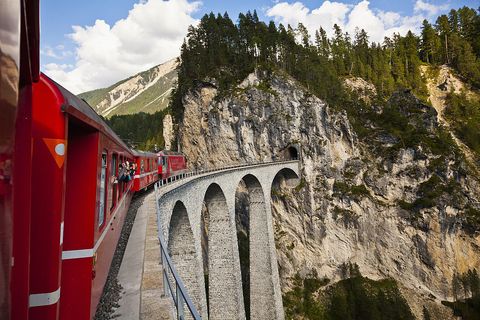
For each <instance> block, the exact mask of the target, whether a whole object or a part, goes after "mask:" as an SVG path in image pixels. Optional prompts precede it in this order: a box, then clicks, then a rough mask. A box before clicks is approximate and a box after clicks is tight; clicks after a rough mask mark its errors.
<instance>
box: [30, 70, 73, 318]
mask: <svg viewBox="0 0 480 320" xmlns="http://www.w3.org/2000/svg"><path fill="white" fill-rule="evenodd" d="M63 103H64V99H63V96H62V95H61V94H60V92H59V91H58V89H57V88H56V87H55V86H54V85H53V84H52V83H51V82H49V81H48V80H47V79H45V78H42V79H41V80H40V81H39V82H38V83H35V84H34V86H33V104H32V123H33V126H32V141H33V159H32V183H31V188H32V214H31V221H32V226H36V227H35V228H32V229H31V241H30V297H29V305H30V311H29V313H30V319H55V318H56V317H58V311H59V304H58V300H59V297H60V275H61V253H62V244H63V226H64V225H63V213H64V196H65V183H64V182H65V177H66V170H65V167H66V163H65V162H66V161H65V155H66V151H67V141H66V140H67V136H66V132H67V128H66V127H67V124H66V115H65V113H63V112H62V111H61V109H60V106H61V105H62V104H63ZM40 226H41V227H40Z"/></svg>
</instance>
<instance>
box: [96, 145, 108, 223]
mask: <svg viewBox="0 0 480 320" xmlns="http://www.w3.org/2000/svg"><path fill="white" fill-rule="evenodd" d="M106 181H107V153H106V152H102V169H101V171H100V196H99V197H100V201H99V205H98V227H101V226H102V225H103V223H104V222H105V185H106Z"/></svg>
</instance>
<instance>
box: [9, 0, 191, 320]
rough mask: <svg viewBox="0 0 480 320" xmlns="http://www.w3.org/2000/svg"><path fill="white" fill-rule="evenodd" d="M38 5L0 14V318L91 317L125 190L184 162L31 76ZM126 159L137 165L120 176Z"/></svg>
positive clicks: (125, 203) (14, 6) (35, 70)
mask: <svg viewBox="0 0 480 320" xmlns="http://www.w3.org/2000/svg"><path fill="white" fill-rule="evenodd" d="M38 9H39V8H38V1H36V0H29V1H26V0H19V1H8V2H6V3H2V10H1V11H0V19H1V21H5V23H2V24H0V31H1V32H2V33H3V34H7V35H9V42H8V44H7V43H6V42H5V41H4V38H2V37H0V75H1V77H0V114H1V117H0V317H1V319H2V320H3V319H42V320H43V319H46V320H48V319H74V320H75V319H91V318H93V316H94V314H95V311H96V307H97V305H98V302H99V300H100V296H101V294H102V291H103V287H104V285H105V281H106V278H107V275H108V271H109V267H110V264H111V261H112V258H113V254H114V252H115V248H116V245H117V242H118V239H119V236H120V232H121V229H122V226H123V223H124V219H125V214H126V212H127V209H128V207H129V203H130V200H131V198H132V195H133V193H134V191H136V190H141V189H143V188H145V187H147V186H149V185H151V184H152V183H153V182H155V181H156V180H157V179H158V177H159V176H161V177H162V178H163V179H165V178H168V177H170V176H171V175H174V174H178V173H181V172H183V171H184V170H185V168H186V167H185V158H184V157H183V155H181V154H177V153H172V152H162V153H160V154H158V155H157V154H153V153H144V152H139V151H133V150H130V149H129V148H128V146H126V145H125V144H124V143H123V142H122V141H121V140H120V138H119V137H118V136H117V135H116V134H115V133H114V132H113V131H112V130H111V129H110V128H109V127H108V126H107V125H106V124H105V122H103V120H102V119H101V118H100V117H99V116H98V115H97V114H96V113H95V111H94V110H93V109H91V108H90V106H88V104H86V103H85V102H84V101H82V100H80V99H78V98H77V97H76V96H75V95H73V94H71V93H70V92H68V91H67V90H65V89H64V88H63V87H61V86H60V85H58V84H57V83H55V82H54V81H52V80H51V79H49V78H48V77H47V76H45V75H40V73H39V45H38V42H39V23H38V18H39V14H38ZM127 161H128V162H130V163H131V162H136V163H137V171H136V173H135V176H134V179H133V180H131V181H128V182H121V181H119V179H118V178H119V177H118V176H119V174H120V172H119V164H121V163H124V162H127ZM160 163H163V164H162V165H159V164H160Z"/></svg>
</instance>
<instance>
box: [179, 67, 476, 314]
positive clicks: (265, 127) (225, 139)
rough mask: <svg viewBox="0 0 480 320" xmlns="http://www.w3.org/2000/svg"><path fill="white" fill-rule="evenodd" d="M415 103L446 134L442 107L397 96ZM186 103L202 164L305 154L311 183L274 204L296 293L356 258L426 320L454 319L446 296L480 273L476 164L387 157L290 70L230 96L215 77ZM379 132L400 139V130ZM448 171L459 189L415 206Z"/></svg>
mask: <svg viewBox="0 0 480 320" xmlns="http://www.w3.org/2000/svg"><path fill="white" fill-rule="evenodd" d="M412 101H413V103H414V105H415V103H416V105H418V108H414V110H411V109H409V108H407V107H404V108H403V109H401V111H402V112H403V113H404V114H405V115H406V116H408V117H409V118H412V117H417V118H418V119H420V120H418V121H417V124H418V123H420V124H421V125H423V126H424V127H425V130H427V132H434V130H437V129H436V128H437V127H438V123H437V119H436V112H435V110H433V109H432V108H430V107H428V106H425V105H422V104H420V103H419V102H418V101H416V99H415V98H414V97H412V96H411V95H410V93H408V92H404V93H398V94H397V95H396V96H394V97H392V99H391V102H390V103H392V104H396V105H407V104H409V103H412ZM184 107H185V111H184V119H183V123H182V124H181V125H180V130H179V143H180V146H181V149H182V151H183V152H184V153H185V154H186V156H187V159H188V161H189V165H190V166H192V167H215V166H219V165H222V164H229V163H236V162H252V161H265V160H271V159H278V158H281V157H283V156H284V154H285V150H286V148H287V147H289V146H292V145H293V146H296V147H297V148H298V149H299V154H300V157H301V167H302V170H301V171H302V182H301V183H300V185H299V186H298V187H297V188H296V189H295V190H281V191H280V192H278V193H276V194H275V195H273V202H272V207H273V215H274V217H273V218H274V225H275V233H276V243H277V254H278V261H279V266H280V275H281V279H282V286H283V290H284V291H288V290H289V288H290V287H291V281H290V280H291V278H292V277H293V276H294V275H295V274H297V273H299V274H300V276H306V275H308V274H313V273H316V274H318V276H319V277H326V278H329V279H330V280H331V283H332V282H335V281H337V280H339V279H340V278H341V266H342V265H343V264H344V263H356V264H357V265H358V266H359V268H360V271H361V273H362V274H363V275H364V276H367V277H369V278H371V279H381V278H387V277H391V278H394V279H396V280H397V282H398V284H399V286H400V288H401V290H402V292H403V293H404V295H405V297H406V299H407V301H408V302H409V303H410V306H411V308H412V311H413V312H414V314H415V316H416V317H418V318H421V317H422V310H423V306H425V307H426V308H427V309H428V310H430V314H431V315H432V316H433V318H438V319H440V318H441V319H447V318H451V317H452V314H451V312H450V311H449V310H448V309H446V308H445V307H443V306H442V305H440V304H439V302H440V300H444V299H451V298H452V292H451V287H452V286H451V282H452V278H453V275H454V274H455V273H463V272H466V271H467V270H468V269H473V268H477V270H478V269H479V268H480V233H479V232H478V230H477V229H475V227H473V228H469V227H467V226H466V225H468V223H467V222H466V218H465V217H464V211H465V210H467V209H466V208H470V209H471V210H478V206H479V201H478V200H479V199H480V194H479V190H480V185H479V183H478V177H475V176H474V175H472V174H469V172H471V171H469V166H471V165H473V164H468V163H466V162H462V161H460V164H459V162H458V161H457V160H455V159H454V158H452V156H443V157H439V156H438V155H434V154H432V153H431V152H428V151H426V150H425V149H424V148H422V147H421V146H417V147H406V148H402V147H399V148H397V149H395V152H393V153H390V154H382V152H378V151H377V150H375V147H374V144H373V143H372V144H369V143H368V141H367V142H365V140H362V141H360V139H359V138H358V137H357V135H356V133H355V132H354V130H353V129H352V125H351V123H350V121H349V118H348V117H347V114H346V113H345V112H342V111H338V110H333V109H332V108H330V107H329V106H327V105H326V104H325V103H324V102H323V101H322V100H320V99H318V98H317V97H315V96H313V95H311V94H310V93H309V92H308V91H307V90H306V89H305V88H303V87H302V86H301V85H300V84H298V83H297V82H296V81H294V80H293V79H291V78H289V77H286V76H279V75H274V76H270V77H265V76H263V75H259V74H251V75H250V76H249V77H248V78H247V79H245V81H243V83H241V84H240V85H239V86H238V87H237V88H236V89H235V90H233V92H232V93H231V94H227V95H224V96H223V97H222V98H221V97H219V96H218V95H217V89H216V87H215V86H214V85H212V84H210V83H205V84H203V85H202V86H199V87H198V88H196V90H193V91H192V92H191V93H190V94H189V95H187V96H186V97H185V98H184ZM378 112H379V113H381V112H382V111H381V110H379V111H378ZM429 130H430V131H429ZM432 134H433V133H432ZM372 139H375V140H376V143H377V144H381V145H387V146H388V145H390V144H395V143H396V141H395V139H394V138H393V137H390V136H388V135H386V136H385V135H376V136H375V137H374V138H372ZM439 162H441V166H440V167H441V168H442V169H441V170H440V169H438V167H439V165H438V163H439ZM434 174H435V176H434ZM437 174H439V175H440V177H441V178H440V179H444V180H445V181H454V182H455V183H454V187H452V189H448V190H450V191H448V190H447V191H445V190H444V191H445V192H443V193H441V195H438V196H437V197H436V198H435V203H433V204H432V205H425V206H420V208H417V209H415V210H414V209H412V207H413V205H412V204H417V203H420V202H419V201H420V200H418V199H419V197H420V198H421V197H422V195H423V198H422V199H421V201H424V200H425V199H424V198H428V197H426V196H424V195H425V194H428V195H430V194H429V193H428V192H430V191H435V190H437V189H438V188H439V187H438V185H436V184H435V183H433V182H432V181H431V180H435V179H437V178H435V177H436V175H437ZM434 178H435V179H434ZM452 183H453V182H452ZM442 190H443V189H442ZM457 195H458V196H457ZM428 199H430V198H428ZM425 201H426V200H425ZM470 209H468V210H470ZM467 220H468V219H467Z"/></svg>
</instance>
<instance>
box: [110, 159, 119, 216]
mask: <svg viewBox="0 0 480 320" xmlns="http://www.w3.org/2000/svg"><path fill="white" fill-rule="evenodd" d="M117 157H118V156H117V155H116V154H113V155H112V166H111V169H110V172H111V176H112V181H115V180H116V177H117V171H118V168H117V166H118V165H117V163H118V162H117ZM117 186H118V183H112V205H111V206H110V211H112V209H113V208H114V207H115V204H116V203H117Z"/></svg>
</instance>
